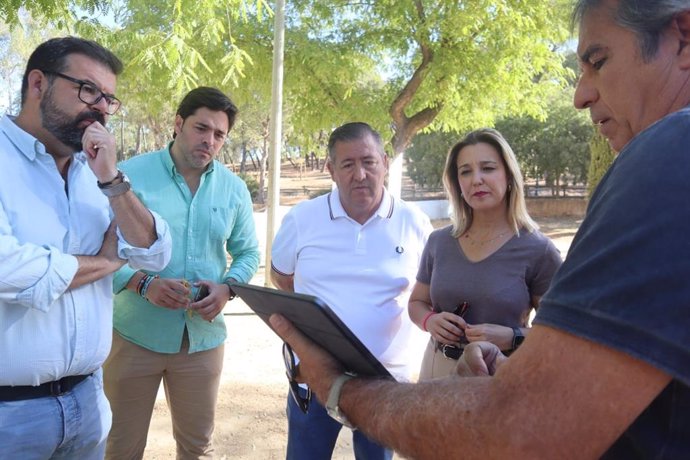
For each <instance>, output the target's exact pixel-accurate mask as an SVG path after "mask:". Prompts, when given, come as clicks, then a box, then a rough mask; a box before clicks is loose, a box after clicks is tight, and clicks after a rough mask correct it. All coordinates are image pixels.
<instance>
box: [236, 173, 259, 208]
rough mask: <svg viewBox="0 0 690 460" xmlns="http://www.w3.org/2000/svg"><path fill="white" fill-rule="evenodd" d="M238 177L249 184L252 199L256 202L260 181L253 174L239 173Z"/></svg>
mask: <svg viewBox="0 0 690 460" xmlns="http://www.w3.org/2000/svg"><path fill="white" fill-rule="evenodd" d="M238 177H239V178H240V179H242V180H243V181H244V183H245V184H247V189H248V190H249V194H250V195H251V197H252V201H253V202H256V198H257V197H258V195H259V182H257V180H256V179H255V178H254V176H252V175H251V174H238Z"/></svg>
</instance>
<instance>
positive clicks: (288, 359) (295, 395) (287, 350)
mask: <svg viewBox="0 0 690 460" xmlns="http://www.w3.org/2000/svg"><path fill="white" fill-rule="evenodd" d="M283 360H284V361H285V375H287V379H288V382H290V395H291V396H292V399H294V400H295V403H296V404H297V407H299V408H300V410H301V411H302V412H304V413H305V414H306V413H307V411H308V410H309V401H311V388H309V387H307V389H306V392H307V395H306V396H302V394H301V392H300V390H302V389H301V388H300V386H299V384H298V383H297V364H295V354H294V353H293V352H292V348H291V347H290V345H288V344H287V343H285V342H283ZM302 391H304V390H302Z"/></svg>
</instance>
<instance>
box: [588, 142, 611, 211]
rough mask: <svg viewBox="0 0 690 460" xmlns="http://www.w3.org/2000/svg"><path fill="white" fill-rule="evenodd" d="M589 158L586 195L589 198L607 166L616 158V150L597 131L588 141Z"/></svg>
mask: <svg viewBox="0 0 690 460" xmlns="http://www.w3.org/2000/svg"><path fill="white" fill-rule="evenodd" d="M589 150H590V153H591V159H590V162H589V171H588V172H587V197H588V198H591V197H592V193H594V190H596V188H597V185H599V181H601V178H602V177H604V174H606V171H608V169H609V166H611V163H613V160H614V158H616V152H614V150H613V149H612V148H611V146H610V145H609V143H608V141H607V140H606V139H605V138H604V137H603V136H602V135H601V134H599V133H596V134H595V135H594V137H593V138H592V140H591V141H589Z"/></svg>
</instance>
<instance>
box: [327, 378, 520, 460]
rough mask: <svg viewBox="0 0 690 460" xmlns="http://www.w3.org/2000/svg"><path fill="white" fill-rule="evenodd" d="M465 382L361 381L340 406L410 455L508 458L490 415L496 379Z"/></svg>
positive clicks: (351, 385) (386, 442) (349, 388)
mask: <svg viewBox="0 0 690 460" xmlns="http://www.w3.org/2000/svg"><path fill="white" fill-rule="evenodd" d="M459 379H460V377H454V378H448V379H446V380H445V381H443V382H441V381H435V382H434V383H419V384H398V383H394V382H388V381H372V380H364V379H355V380H352V381H350V382H347V383H346V387H345V389H344V391H343V393H342V395H341V399H340V407H341V408H342V410H343V411H344V413H345V414H346V415H347V417H348V419H349V420H350V421H351V422H352V423H353V424H354V425H355V426H356V427H358V428H359V429H361V430H362V431H364V432H365V433H367V435H369V436H371V437H372V438H374V439H376V440H378V441H379V442H381V443H382V444H383V445H386V446H388V447H391V448H393V449H394V450H395V451H396V452H399V453H400V454H402V455H403V456H405V457H409V458H414V459H427V458H428V459H437V458H467V459H471V458H501V457H503V458H506V457H507V456H508V455H509V454H508V452H505V451H503V448H505V447H506V446H505V445H503V446H502V445H501V444H502V440H505V439H506V435H505V433H501V432H500V430H501V424H500V423H499V420H493V421H492V420H490V419H489V418H487V417H486V416H485V415H484V414H486V413H487V409H488V408H487V407H486V406H487V402H489V401H490V400H491V391H492V389H491V385H490V384H491V378H479V377H475V378H471V379H467V378H466V379H463V380H462V381H460V380H459ZM363 400H366V401H367V404H361V401H363ZM459 414H462V417H461V418H459V417H458V415H459ZM508 450H510V449H508ZM512 453H513V454H514V453H515V451H513V452H512Z"/></svg>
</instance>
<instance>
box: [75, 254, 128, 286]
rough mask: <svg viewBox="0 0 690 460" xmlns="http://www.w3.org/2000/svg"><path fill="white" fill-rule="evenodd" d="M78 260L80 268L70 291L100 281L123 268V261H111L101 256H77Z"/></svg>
mask: <svg viewBox="0 0 690 460" xmlns="http://www.w3.org/2000/svg"><path fill="white" fill-rule="evenodd" d="M76 258H77V263H78V264H79V268H78V269H77V273H76V274H75V275H74V277H73V278H72V282H70V284H69V289H75V288H78V287H80V286H83V285H85V284H88V283H93V282H94V281H98V280H99V279H101V278H103V277H104V276H107V275H110V274H111V273H114V272H115V271H116V270H117V269H118V268H120V267H121V266H122V261H121V260H110V259H108V258H106V257H104V256H101V255H95V256H76Z"/></svg>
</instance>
